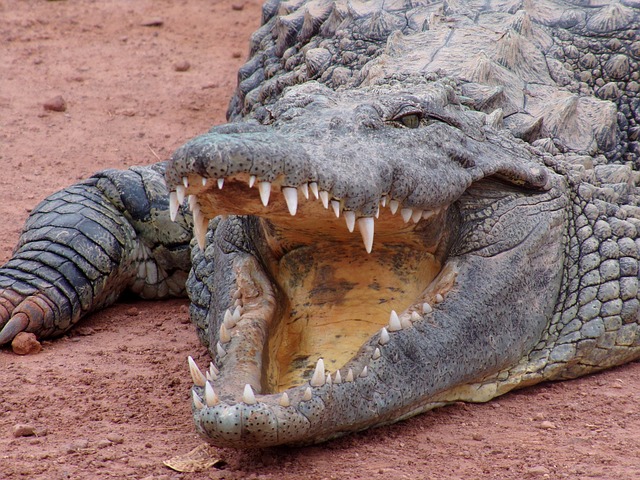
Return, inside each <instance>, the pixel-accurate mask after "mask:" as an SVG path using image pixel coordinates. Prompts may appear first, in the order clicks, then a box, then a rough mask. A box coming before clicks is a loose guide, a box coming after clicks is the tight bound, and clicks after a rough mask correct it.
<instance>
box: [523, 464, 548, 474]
mask: <svg viewBox="0 0 640 480" xmlns="http://www.w3.org/2000/svg"><path fill="white" fill-rule="evenodd" d="M526 473H527V475H532V476H533V475H545V474H548V473H549V469H548V468H547V467H544V466H542V465H536V466H535V467H531V468H528V469H527V472H526Z"/></svg>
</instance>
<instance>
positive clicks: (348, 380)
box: [344, 369, 353, 382]
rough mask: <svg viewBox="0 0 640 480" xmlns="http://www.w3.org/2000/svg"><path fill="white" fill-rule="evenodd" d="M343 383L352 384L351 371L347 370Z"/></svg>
mask: <svg viewBox="0 0 640 480" xmlns="http://www.w3.org/2000/svg"><path fill="white" fill-rule="evenodd" d="M344 381H345V382H353V370H351V369H349V371H348V372H347V378H345V379H344Z"/></svg>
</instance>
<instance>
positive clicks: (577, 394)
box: [0, 0, 640, 480]
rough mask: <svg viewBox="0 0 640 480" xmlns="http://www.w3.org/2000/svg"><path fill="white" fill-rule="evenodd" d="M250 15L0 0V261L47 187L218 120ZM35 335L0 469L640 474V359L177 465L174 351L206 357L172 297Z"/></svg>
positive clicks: (256, 14) (182, 365) (6, 428)
mask: <svg viewBox="0 0 640 480" xmlns="http://www.w3.org/2000/svg"><path fill="white" fill-rule="evenodd" d="M259 18H260V6H259V4H258V0H219V1H204V0H179V1H169V0H155V1H151V0H138V1H136V2H130V1H128V0H109V1H108V0H104V1H91V0H76V1H73V2H71V1H51V2H47V1H41V0H38V1H36V0H22V1H19V2H16V1H12V0H0V44H1V47H0V164H1V165H2V166H3V173H2V175H0V186H1V188H0V219H1V221H2V224H3V225H4V227H3V228H2V229H1V230H0V262H3V261H5V260H6V259H7V258H8V257H9V256H10V254H11V250H12V248H13V245H14V244H15V242H16V240H17V238H18V234H19V231H20V228H21V225H22V223H23V222H24V220H25V218H26V217H27V214H28V212H29V209H30V208H31V207H32V206H33V205H34V204H35V203H36V202H38V201H39V200H41V199H42V198H43V197H45V196H46V195H48V194H50V193H52V192H54V191H55V190H57V189H59V188H61V187H63V186H66V185H68V184H69V183H72V182H73V181H75V180H77V179H80V178H83V177H86V176H87V175H89V174H91V173H92V172H94V171H96V170H99V169H101V168H106V167H119V168H125V167H127V166H130V165H134V164H149V163H152V162H155V161H157V160H158V159H164V158H166V157H167V156H168V155H170V153H171V152H172V150H174V149H175V148H176V147H178V146H179V145H180V144H181V143H183V142H184V141H185V140H187V139H188V138H190V137H192V136H194V135H196V134H198V133H201V132H203V131H205V130H207V129H208V128H209V126H211V125H213V124H216V123H222V122H224V112H225V110H226V102H227V100H228V98H229V96H230V94H231V92H232V90H233V88H234V85H235V71H236V69H237V68H238V67H239V66H240V65H241V63H242V61H243V59H244V58H245V56H246V52H247V39H248V37H249V35H250V33H251V32H252V31H253V30H254V29H255V28H256V26H257V25H258V20H259ZM155 20H162V21H163V23H162V25H159V26H144V25H143V24H144V23H158V22H155ZM181 62H182V63H183V62H189V64H190V66H191V67H190V69H188V70H187V71H182V72H181V71H177V70H176V65H178V64H179V63H181ZM58 95H60V96H62V97H63V98H64V100H65V101H66V104H67V109H66V111H65V112H51V111H45V110H44V108H43V104H44V103H45V102H47V101H48V100H50V99H52V98H54V97H56V96H58ZM43 347H44V348H43V350H42V352H41V353H38V354H36V355H30V356H24V357H19V356H16V355H14V354H13V353H12V352H11V351H10V350H8V349H2V350H0V372H1V374H0V478H1V479H46V480H58V479H94V478H135V479H140V478H143V479H147V480H149V479H185V480H188V479H207V478H214V479H217V478H228V479H236V478H254V479H258V478H259V479H278V480H290V479H299V478H304V479H306V480H315V479H361V478H364V479H375V478H392V479H395V478H408V479H520V478H550V479H557V478H567V479H583V478H584V479H586V478H590V479H592V478H596V479H640V363H637V362H636V363H633V364H630V365H627V366H624V367H620V368H616V369H613V370H610V371H608V372H605V373H602V374H599V375H593V376H590V377H587V378H582V379H579V380H575V381H571V382H564V383H553V384H544V385H540V386H538V387H534V388H529V389H526V390H523V391H519V392H515V393H512V394H509V395H505V396H504V397H502V398H499V399H497V400H496V401H493V402H490V403H488V404H483V405H471V404H469V405H465V404H457V405H453V406H450V407H445V408H442V409H439V410H436V411H433V412H430V413H427V414H424V415H421V416H419V417H417V418H414V419H411V420H408V421H405V422H402V423H399V424H396V425H393V426H390V427H385V428H380V429H376V430H371V431H368V432H365V433H361V434H356V435H351V436H348V437H346V438H343V439H339V440H336V441H333V442H329V443H326V444H324V445H320V446H314V447H308V448H300V449H292V448H281V449H272V450H266V451H258V452H238V451H234V450H230V449H220V450H217V451H216V452H215V453H216V455H217V456H219V457H220V458H221V459H223V460H224V461H225V462H226V465H225V466H224V468H211V469H209V470H207V471H205V472H201V473H187V474H181V473H176V472H174V471H172V470H169V469H168V468H167V467H165V466H163V463H162V462H163V460H166V459H168V458H170V457H172V456H174V455H177V454H182V453H186V452H188V451H190V450H191V449H192V448H194V447H196V446H198V445H200V444H201V440H200V439H199V438H198V437H197V436H196V434H195V433H194V429H193V426H192V421H191V416H190V406H189V388H190V385H191V380H190V378H189V374H188V371H187V363H186V356H187V355H188V354H191V355H193V356H194V357H195V359H196V360H197V361H198V362H199V363H200V364H201V365H205V364H206V362H207V354H206V352H205V350H204V349H203V348H202V347H200V346H199V344H198V342H197V340H196V336H195V334H194V333H193V330H192V328H191V326H190V325H189V323H188V320H187V303H186V301H185V300H174V301H169V302H161V303H150V302H135V303H130V304H120V305H117V306H114V307H112V308H108V309H106V310H105V311H104V312H101V313H99V314H96V315H93V316H92V317H91V318H90V319H88V320H87V321H86V322H84V323H83V324H82V325H81V327H79V328H77V329H75V331H73V332H72V333H71V334H70V335H69V336H66V337H63V338H61V339H57V340H55V341H51V342H44V344H43ZM17 424H29V425H31V426H33V427H34V428H35V429H36V432H37V433H38V436H31V437H18V438H15V437H14V436H13V434H12V432H13V428H14V427H15V426H16V425H17Z"/></svg>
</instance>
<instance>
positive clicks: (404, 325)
mask: <svg viewBox="0 0 640 480" xmlns="http://www.w3.org/2000/svg"><path fill="white" fill-rule="evenodd" d="M400 326H401V327H402V328H403V329H404V328H411V327H412V326H413V324H412V323H411V320H409V319H408V318H407V317H405V316H404V315H403V316H402V318H401V319H400Z"/></svg>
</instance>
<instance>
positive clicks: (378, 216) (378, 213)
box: [376, 205, 380, 218]
mask: <svg viewBox="0 0 640 480" xmlns="http://www.w3.org/2000/svg"><path fill="white" fill-rule="evenodd" d="M376 218H380V205H378V206H377V207H376Z"/></svg>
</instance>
